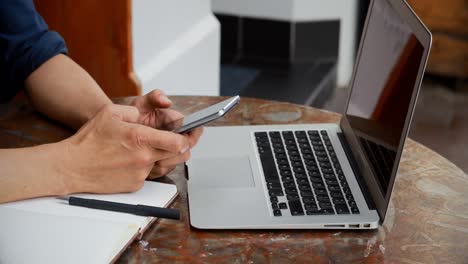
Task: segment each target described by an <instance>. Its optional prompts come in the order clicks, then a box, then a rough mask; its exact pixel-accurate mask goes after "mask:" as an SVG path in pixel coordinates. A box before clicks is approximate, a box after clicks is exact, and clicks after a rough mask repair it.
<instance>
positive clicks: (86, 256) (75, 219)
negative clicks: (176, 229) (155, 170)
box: [0, 181, 177, 263]
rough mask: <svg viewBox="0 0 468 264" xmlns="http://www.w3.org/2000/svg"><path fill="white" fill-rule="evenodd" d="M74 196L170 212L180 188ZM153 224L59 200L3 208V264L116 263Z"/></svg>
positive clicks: (153, 185)
mask: <svg viewBox="0 0 468 264" xmlns="http://www.w3.org/2000/svg"><path fill="white" fill-rule="evenodd" d="M73 196H77V197H83V198H92V199H99V200H106V201H113V202H120V203H128V204H144V205H150V206H159V207H166V206H168V205H169V204H170V203H171V202H172V200H173V199H174V198H175V197H176V196H177V188H176V186H175V185H172V184H164V183H158V182H150V181H147V182H145V184H144V186H143V188H142V189H141V190H139V191H138V192H135V193H125V194H112V195H94V194H80V195H73ZM154 220H156V218H154V217H145V216H137V215H132V214H125V213H118V212H111V211H104V210H97V209H89V208H84V207H77V206H71V205H68V203H67V202H65V201H63V200H58V199H55V198H38V199H31V200H26V201H19V202H13V203H7V204H0V263H109V262H113V261H115V260H116V258H117V257H118V256H119V255H120V253H122V252H123V251H124V250H125V249H126V247H127V246H128V245H129V244H130V243H131V242H132V241H133V240H134V239H136V238H138V237H140V236H141V235H142V234H143V232H144V230H145V229H146V228H147V227H148V226H149V225H150V224H151V223H152V222H154Z"/></svg>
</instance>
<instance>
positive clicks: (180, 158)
mask: <svg viewBox="0 0 468 264" xmlns="http://www.w3.org/2000/svg"><path fill="white" fill-rule="evenodd" d="M189 158H190V150H187V151H186V152H185V153H184V154H180V155H177V156H174V157H171V158H167V159H163V160H159V161H157V162H156V163H155V166H157V167H161V168H172V167H175V166H177V165H179V164H181V163H184V162H186V161H187V160H188V159H189Z"/></svg>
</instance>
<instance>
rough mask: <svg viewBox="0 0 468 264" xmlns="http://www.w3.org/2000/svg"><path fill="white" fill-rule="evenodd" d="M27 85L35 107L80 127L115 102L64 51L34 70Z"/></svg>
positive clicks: (50, 115)
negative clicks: (105, 106) (107, 105)
mask: <svg viewBox="0 0 468 264" xmlns="http://www.w3.org/2000/svg"><path fill="white" fill-rule="evenodd" d="M25 88H26V91H27V93H28V95H29V97H30V99H31V101H32V103H33V105H34V106H35V107H36V109H38V110H39V111H40V112H42V113H44V114H45V115H47V116H48V117H50V118H52V119H54V120H57V121H59V122H61V123H64V124H66V125H68V126H70V127H72V128H80V127H81V126H82V125H83V124H84V123H85V122H87V121H88V120H89V119H90V118H91V117H92V116H94V115H95V113H97V112H98V110H99V109H101V108H102V107H103V106H104V105H106V104H111V103H112V102H111V100H110V99H109V98H108V97H107V96H106V95H105V94H104V92H103V91H102V90H101V88H100V87H99V85H98V84H97V83H96V82H95V81H94V79H93V78H92V77H91V76H90V75H89V74H88V73H87V72H86V71H85V70H84V69H83V68H81V67H80V66H79V65H78V64H76V63H75V62H74V61H73V60H71V59H70V58H68V57H67V56H65V55H62V54H60V55H57V56H55V57H53V58H51V59H50V60H48V61H47V62H45V63H44V64H43V65H41V66H40V67H39V68H38V69H37V70H35V71H34V72H33V73H32V74H31V75H30V76H29V77H28V78H27V79H26V81H25Z"/></svg>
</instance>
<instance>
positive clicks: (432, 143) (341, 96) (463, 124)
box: [324, 81, 468, 172]
mask: <svg viewBox="0 0 468 264" xmlns="http://www.w3.org/2000/svg"><path fill="white" fill-rule="evenodd" d="M347 96H348V90H347V89H337V91H336V93H335V95H334V96H333V98H332V99H331V100H330V101H329V102H327V104H326V105H325V107H324V108H325V109H327V110H331V111H336V112H342V109H343V107H344V105H345V103H346V98H347ZM410 137H411V138H412V139H414V140H416V141H418V142H420V143H422V144H424V145H425V146H427V147H429V148H431V149H433V150H435V151H436V152H438V153H439V154H441V155H442V156H444V157H446V158H447V159H449V160H450V161H452V162H453V163H455V164H456V165H457V166H458V167H459V168H461V169H462V170H464V171H465V172H468V93H467V92H455V91H453V90H452V89H450V88H448V87H444V86H442V85H439V84H435V83H434V82H432V81H425V82H424V84H423V87H422V89H421V93H420V95H419V98H418V104H417V106H416V111H415V115H414V119H413V123H412V126H411V130H410Z"/></svg>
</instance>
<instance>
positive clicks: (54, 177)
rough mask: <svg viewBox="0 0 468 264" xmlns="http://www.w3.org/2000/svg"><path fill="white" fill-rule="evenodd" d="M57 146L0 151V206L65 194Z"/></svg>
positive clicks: (65, 187)
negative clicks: (28, 199) (0, 204)
mask: <svg viewBox="0 0 468 264" xmlns="http://www.w3.org/2000/svg"><path fill="white" fill-rule="evenodd" d="M59 144H61V143H55V144H45V145H41V146H36V147H29V148H18V149H0V203H4V202H11V201H16V200H22V199H27V198H33V197H41V196H53V195H65V194H67V193H68V189H67V188H68V187H67V186H66V184H65V182H64V180H63V177H64V176H63V174H62V173H61V171H60V168H59V166H58V165H57V164H60V160H59V159H60V156H61V155H62V153H60V152H61V151H60V150H59Z"/></svg>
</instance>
